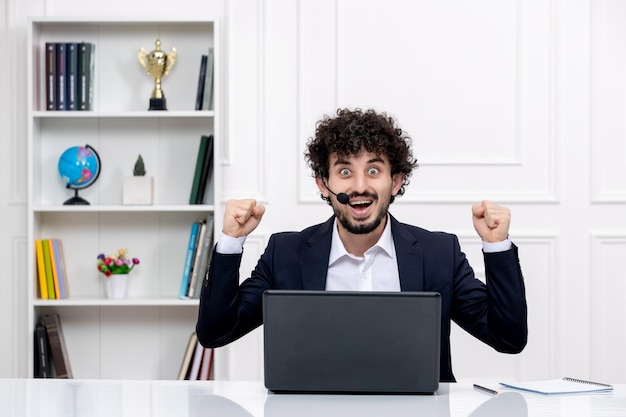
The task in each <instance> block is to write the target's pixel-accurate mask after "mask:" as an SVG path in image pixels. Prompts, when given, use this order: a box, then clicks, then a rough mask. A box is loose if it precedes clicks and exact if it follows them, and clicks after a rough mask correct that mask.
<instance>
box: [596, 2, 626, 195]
mask: <svg viewBox="0 0 626 417" xmlns="http://www.w3.org/2000/svg"><path fill="white" fill-rule="evenodd" d="M590 4H591V17H590V25H591V31H590V44H591V51H590V52H591V65H590V69H591V81H590V82H591V133H590V137H589V147H590V152H589V155H590V166H591V179H590V180H591V190H590V192H591V202H592V203H625V202H626V185H625V184H624V181H623V178H624V177H625V176H626V149H625V148H624V137H625V136H626V118H625V117H624V114H626V80H624V77H623V74H624V72H626V59H625V58H624V56H623V54H622V51H623V50H624V48H626V41H625V40H624V36H623V27H624V26H623V21H624V19H626V7H625V6H626V5H624V4H623V3H621V2H611V1H606V0H598V1H592V2H590Z"/></svg>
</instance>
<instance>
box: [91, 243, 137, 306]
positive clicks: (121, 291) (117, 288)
mask: <svg viewBox="0 0 626 417" xmlns="http://www.w3.org/2000/svg"><path fill="white" fill-rule="evenodd" d="M136 265H139V259H138V258H130V257H129V256H128V249H122V248H120V249H118V250H117V252H115V253H112V254H110V255H108V256H107V255H104V254H103V253H101V254H99V255H98V261H97V267H98V271H100V273H102V274H103V275H104V277H105V280H104V289H105V292H106V295H107V298H124V297H125V296H126V286H127V285H128V274H129V273H130V271H132V270H133V268H135V266H136Z"/></svg>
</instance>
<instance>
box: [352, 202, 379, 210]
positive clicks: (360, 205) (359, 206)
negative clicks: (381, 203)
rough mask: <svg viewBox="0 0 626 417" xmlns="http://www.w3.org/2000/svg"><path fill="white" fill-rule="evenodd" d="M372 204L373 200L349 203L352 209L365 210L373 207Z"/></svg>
mask: <svg viewBox="0 0 626 417" xmlns="http://www.w3.org/2000/svg"><path fill="white" fill-rule="evenodd" d="M372 203H373V201H372V200H364V201H355V202H352V203H349V206H350V207H352V208H356V209H363V208H367V207H369V206H371V205H372Z"/></svg>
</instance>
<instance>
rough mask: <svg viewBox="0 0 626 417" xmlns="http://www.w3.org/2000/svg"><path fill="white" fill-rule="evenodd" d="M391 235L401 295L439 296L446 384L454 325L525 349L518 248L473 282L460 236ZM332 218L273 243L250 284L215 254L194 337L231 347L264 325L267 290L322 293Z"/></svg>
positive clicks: (235, 265)
mask: <svg viewBox="0 0 626 417" xmlns="http://www.w3.org/2000/svg"><path fill="white" fill-rule="evenodd" d="M390 219H391V232H392V235H393V240H394V244H395V248H396V255H397V261H398V271H399V276H400V288H401V290H402V291H435V292H438V293H440V294H441V296H442V297H441V298H442V312H441V364H440V379H441V381H442V382H449V381H454V380H455V379H454V375H453V373H452V364H451V357H450V321H451V320H454V321H455V322H456V323H457V324H458V325H459V326H461V327H462V328H463V329H465V330H466V331H468V332H469V333H471V334H472V335H474V336H475V337H477V338H478V339H480V340H482V341H483V342H485V343H487V344H488V345H490V346H492V347H493V348H494V349H496V350H497V351H500V352H506V353H518V352H520V351H521V350H522V349H523V348H524V346H525V345H526V340H527V334H528V329H527V321H526V316H527V311H526V297H525V289H524V281H523V277H522V272H521V268H520V266H519V259H518V256H517V247H516V246H515V245H513V247H512V248H511V249H510V250H508V251H505V252H497V253H485V254H484V255H483V256H484V260H485V270H486V281H487V284H488V285H485V284H483V283H482V282H481V281H480V280H478V279H476V278H475V276H474V271H473V270H472V268H471V267H470V265H469V263H468V261H467V258H466V257H465V254H463V252H461V249H460V246H459V242H458V239H457V237H456V236H455V235H451V234H448V233H442V232H430V231H427V230H424V229H421V228H419V227H415V226H410V225H407V224H403V223H400V222H398V221H397V220H396V219H395V218H394V217H393V216H390ZM333 222H334V217H331V218H330V219H329V220H328V221H326V222H325V223H322V224H319V225H316V226H311V227H309V228H307V229H305V230H303V231H301V232H284V233H277V234H274V235H272V236H271V237H270V240H269V242H268V245H267V248H266V249H265V253H263V255H262V256H261V258H260V259H259V261H258V264H257V266H256V267H255V269H254V271H252V274H251V276H250V278H248V279H246V280H245V281H244V282H243V283H241V285H239V266H240V262H241V255H223V254H219V253H217V252H215V251H214V252H213V255H212V256H213V258H212V261H211V264H210V266H209V268H208V271H207V274H206V276H205V280H204V283H203V287H202V292H201V295H200V308H199V312H198V322H197V325H196V331H197V334H198V339H199V340H200V342H201V343H202V344H203V345H204V346H205V347H219V346H223V345H226V344H228V343H230V342H232V341H234V340H236V339H238V338H240V337H241V336H243V335H245V334H246V333H248V332H250V331H251V330H253V329H255V328H256V327H258V326H260V325H261V324H262V294H263V292H264V291H265V290H267V289H302V290H324V289H325V286H326V274H327V270H328V259H329V256H330V245H331V236H332V227H333V224H334V223H333Z"/></svg>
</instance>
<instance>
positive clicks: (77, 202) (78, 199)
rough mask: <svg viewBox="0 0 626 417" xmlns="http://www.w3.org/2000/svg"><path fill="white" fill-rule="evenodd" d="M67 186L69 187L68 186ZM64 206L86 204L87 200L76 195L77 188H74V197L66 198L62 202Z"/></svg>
mask: <svg viewBox="0 0 626 417" xmlns="http://www.w3.org/2000/svg"><path fill="white" fill-rule="evenodd" d="M68 188H69V187H68ZM63 205H64V206H88V205H89V201H87V200H85V199H84V198H82V197H79V196H78V190H76V189H75V190H74V197H72V198H70V199H68V200H66V201H65V203H63Z"/></svg>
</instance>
